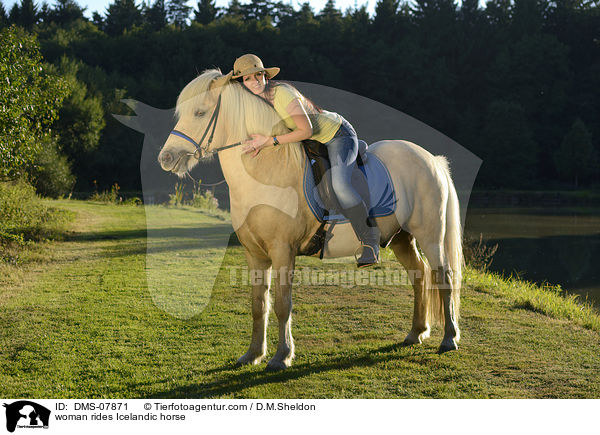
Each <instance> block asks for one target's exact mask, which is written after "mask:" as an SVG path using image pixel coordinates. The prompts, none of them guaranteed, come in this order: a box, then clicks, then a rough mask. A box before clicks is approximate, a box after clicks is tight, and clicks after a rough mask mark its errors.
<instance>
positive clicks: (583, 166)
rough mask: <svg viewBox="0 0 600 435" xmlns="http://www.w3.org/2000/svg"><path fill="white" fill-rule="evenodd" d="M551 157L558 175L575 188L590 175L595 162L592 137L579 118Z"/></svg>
mask: <svg viewBox="0 0 600 435" xmlns="http://www.w3.org/2000/svg"><path fill="white" fill-rule="evenodd" d="M553 157H554V163H555V165H556V170H557V172H558V175H559V176H560V177H561V178H562V179H563V180H571V181H573V182H574V184H575V186H576V187H577V186H579V183H580V182H581V181H583V180H585V179H586V178H588V177H589V176H590V175H592V173H593V170H594V166H595V160H596V159H595V157H596V156H595V155H594V146H593V145H592V135H591V134H590V132H589V130H588V129H587V127H586V126H585V124H584V123H583V121H582V120H581V119H580V118H577V119H576V120H575V121H574V122H573V125H572V126H571V129H570V130H569V132H568V133H567V134H566V135H565V137H564V138H563V140H562V142H561V144H560V148H559V149H557V150H556V151H555V152H554V156H553Z"/></svg>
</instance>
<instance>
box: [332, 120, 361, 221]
mask: <svg viewBox="0 0 600 435" xmlns="http://www.w3.org/2000/svg"><path fill="white" fill-rule="evenodd" d="M325 146H326V147H327V154H328V155H329V160H330V161H331V181H332V184H333V191H334V192H335V194H336V196H337V199H338V202H339V203H340V205H341V206H342V207H343V208H344V209H349V208H351V207H354V206H356V205H358V204H359V203H361V202H362V199H361V197H360V195H359V194H358V192H357V191H356V190H355V189H354V187H352V181H351V180H352V170H353V169H354V166H355V162H356V156H357V154H358V138H357V137H356V131H354V128H353V127H352V125H351V124H350V123H349V122H348V121H346V120H345V119H343V118H342V125H340V128H339V130H338V131H337V133H336V134H335V136H333V138H332V139H331V140H330V141H329V142H326V143H325Z"/></svg>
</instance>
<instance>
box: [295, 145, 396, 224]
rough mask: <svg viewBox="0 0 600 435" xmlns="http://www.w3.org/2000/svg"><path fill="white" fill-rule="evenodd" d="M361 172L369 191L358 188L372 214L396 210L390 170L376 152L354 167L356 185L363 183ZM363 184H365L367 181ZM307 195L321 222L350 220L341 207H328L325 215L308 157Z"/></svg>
mask: <svg viewBox="0 0 600 435" xmlns="http://www.w3.org/2000/svg"><path fill="white" fill-rule="evenodd" d="M359 171H360V172H362V176H363V177H364V178H366V183H367V186H368V194H367V193H366V192H365V191H361V190H363V189H360V188H357V191H358V192H359V193H360V194H361V197H362V198H363V201H365V204H367V208H368V209H369V216H370V217H382V216H388V215H391V214H392V213H394V211H395V210H396V195H395V192H394V185H393V184H392V178H391V177H390V173H389V172H388V170H387V168H386V167H385V165H384V164H383V163H382V162H381V160H379V159H378V158H377V157H376V156H375V155H374V154H372V153H368V158H367V163H366V164H365V165H362V166H358V167H355V168H354V174H353V176H352V181H353V183H352V184H353V186H355V187H357V184H361V183H357V182H356V179H357V177H360V176H361V174H360V173H359ZM362 184H364V180H363V183H362ZM304 197H305V198H306V202H307V203H308V206H309V207H310V210H311V211H312V213H313V215H314V216H315V217H316V218H317V219H318V220H319V222H323V221H332V220H335V221H338V222H340V223H344V222H347V221H348V219H346V218H345V217H344V215H343V214H341V212H340V210H328V214H327V215H326V213H325V211H326V209H325V206H324V203H323V201H322V200H321V198H320V195H319V190H318V189H317V187H316V186H315V180H314V178H313V175H312V169H311V167H310V162H309V158H307V159H306V165H305V167H304Z"/></svg>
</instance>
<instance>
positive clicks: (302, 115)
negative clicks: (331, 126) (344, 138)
mask: <svg viewBox="0 0 600 435" xmlns="http://www.w3.org/2000/svg"><path fill="white" fill-rule="evenodd" d="M286 111H287V113H288V114H289V116H290V118H292V119H293V120H294V123H295V124H296V129H295V130H294V131H290V132H289V133H286V134H282V135H281V136H277V140H278V141H279V143H280V144H285V143H290V142H300V141H302V140H305V139H308V138H310V137H311V136H312V134H313V128H312V124H311V122H310V119H309V117H308V114H307V113H306V109H305V108H304V105H303V104H302V102H301V101H300V100H299V99H297V98H296V99H294V100H292V101H291V102H290V104H288V106H287V108H286ZM251 136H252V139H249V140H247V141H245V142H244V143H245V144H246V146H245V147H244V152H246V153H249V152H253V156H255V155H257V154H258V152H259V151H260V150H261V149H262V148H265V147H267V146H272V145H273V142H274V140H273V137H272V136H264V135H262V134H252V135H251Z"/></svg>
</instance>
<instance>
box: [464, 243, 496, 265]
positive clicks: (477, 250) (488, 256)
mask: <svg viewBox="0 0 600 435" xmlns="http://www.w3.org/2000/svg"><path fill="white" fill-rule="evenodd" d="M497 250H498V244H497V243H496V244H495V245H494V246H487V245H486V244H485V243H483V234H479V239H478V240H477V239H473V238H471V237H466V236H465V239H464V242H463V255H464V257H465V263H467V264H468V265H469V266H471V267H472V268H474V269H478V270H481V271H483V272H485V271H486V270H487V269H488V267H490V265H491V264H492V261H493V260H494V254H495V253H496V251H497Z"/></svg>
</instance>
